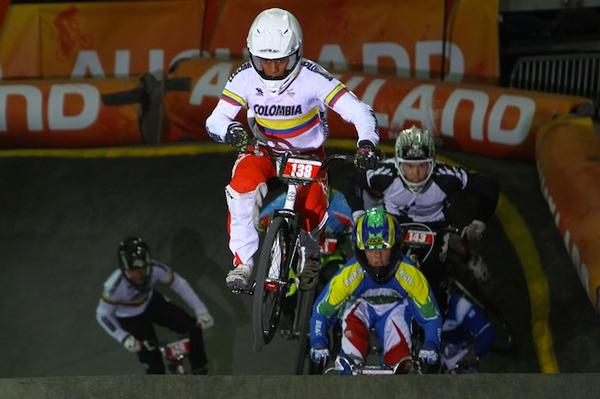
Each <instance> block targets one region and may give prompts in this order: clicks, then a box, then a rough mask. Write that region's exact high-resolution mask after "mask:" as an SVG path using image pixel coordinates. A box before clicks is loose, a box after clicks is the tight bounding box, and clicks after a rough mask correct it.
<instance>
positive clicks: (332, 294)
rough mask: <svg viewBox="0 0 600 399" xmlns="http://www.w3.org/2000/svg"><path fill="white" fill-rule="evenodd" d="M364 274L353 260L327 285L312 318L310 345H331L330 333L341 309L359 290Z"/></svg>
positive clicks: (322, 346) (314, 346)
mask: <svg viewBox="0 0 600 399" xmlns="http://www.w3.org/2000/svg"><path fill="white" fill-rule="evenodd" d="M363 276H364V272H363V271H362V268H361V267H360V265H359V264H358V263H357V262H356V261H355V260H351V261H350V262H349V263H348V265H346V266H345V267H344V268H342V269H341V270H340V271H338V272H337V274H336V275H335V276H333V277H332V278H331V280H330V281H329V282H328V283H327V285H326V286H325V288H324V289H323V291H321V294H320V295H319V297H318V298H317V300H316V301H315V304H314V306H313V312H312V316H311V318H310V345H311V347H313V348H325V347H327V345H328V343H329V339H328V335H327V334H328V331H329V328H330V327H331V325H333V323H334V322H335V320H336V318H337V315H338V312H339V310H340V308H341V307H342V306H343V305H344V303H345V302H346V301H347V300H348V299H349V298H350V297H351V296H352V294H353V293H355V291H356V290H357V289H358V287H359V286H360V283H361V281H362V279H363Z"/></svg>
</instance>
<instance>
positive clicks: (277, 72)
mask: <svg viewBox="0 0 600 399" xmlns="http://www.w3.org/2000/svg"><path fill="white" fill-rule="evenodd" d="M299 61H300V57H299V56H298V51H296V52H294V53H293V54H290V55H289V56H287V57H282V58H273V59H271V58H266V57H259V56H256V55H253V54H252V53H250V62H251V63H252V66H253V67H254V70H255V71H256V73H258V74H259V76H260V77H261V78H263V79H265V80H283V79H285V78H287V77H288V76H289V75H290V74H291V73H292V72H293V70H294V68H295V67H296V65H297V64H298V62H299Z"/></svg>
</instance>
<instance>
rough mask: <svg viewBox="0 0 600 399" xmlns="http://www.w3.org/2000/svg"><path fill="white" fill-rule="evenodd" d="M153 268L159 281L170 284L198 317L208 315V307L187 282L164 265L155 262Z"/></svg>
mask: <svg viewBox="0 0 600 399" xmlns="http://www.w3.org/2000/svg"><path fill="white" fill-rule="evenodd" d="M153 267H154V271H153V275H154V276H156V278H157V279H158V280H159V281H161V282H163V283H165V284H168V285H169V286H170V287H171V289H172V290H173V291H174V292H175V293H176V294H177V295H179V297H180V298H181V299H182V300H183V301H184V302H185V304H186V305H188V306H189V307H190V309H192V311H193V312H194V314H195V315H196V316H198V315H203V314H207V313H208V309H207V308H206V305H205V304H204V302H202V301H201V300H200V298H199V297H198V295H197V294H196V293H195V292H194V290H193V289H192V287H191V286H190V284H189V283H188V282H187V280H185V279H184V278H183V277H181V276H180V275H179V274H177V273H175V272H174V271H172V270H171V269H170V268H169V267H168V266H166V265H163V264H162V263H158V262H155V263H154V265H153Z"/></svg>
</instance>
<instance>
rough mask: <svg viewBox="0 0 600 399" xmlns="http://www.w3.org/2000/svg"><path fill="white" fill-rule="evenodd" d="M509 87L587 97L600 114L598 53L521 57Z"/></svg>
mask: <svg viewBox="0 0 600 399" xmlns="http://www.w3.org/2000/svg"><path fill="white" fill-rule="evenodd" d="M510 86H511V87H515V88H519V89H525V90H537V91H544V92H549V93H559V94H568V95H576V96H581V97H587V98H590V99H592V100H593V101H594V114H595V115H594V116H595V117H598V116H599V115H600V53H592V54H563V55H560V54H559V55H542V56H530V57H523V58H520V59H518V60H517V62H516V63H515V65H514V66H513V69H512V72H511V74H510Z"/></svg>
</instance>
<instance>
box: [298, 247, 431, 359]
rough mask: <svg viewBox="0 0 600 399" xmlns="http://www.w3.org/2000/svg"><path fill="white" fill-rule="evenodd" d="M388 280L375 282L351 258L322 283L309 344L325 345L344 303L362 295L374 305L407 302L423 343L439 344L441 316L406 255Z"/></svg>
mask: <svg viewBox="0 0 600 399" xmlns="http://www.w3.org/2000/svg"><path fill="white" fill-rule="evenodd" d="M398 262H399V263H400V265H399V266H398V270H397V271H396V273H395V275H394V277H393V278H392V279H390V280H389V281H388V282H386V283H383V284H380V283H377V282H375V281H374V280H373V279H372V278H371V277H370V276H369V275H368V274H367V273H366V272H365V271H364V269H363V268H362V267H361V265H360V264H359V263H358V261H357V260H356V258H353V259H351V260H350V261H349V262H348V264H347V265H346V266H344V267H343V268H342V269H341V270H340V271H339V272H338V273H337V274H336V275H335V276H334V277H333V278H332V279H331V280H330V281H329V283H328V284H327V285H326V286H325V288H324V289H323V291H322V292H321V294H320V295H319V297H318V298H317V300H316V302H315V305H314V307H313V314H312V317H311V323H310V324H311V333H310V334H311V337H310V338H311V345H312V346H314V347H323V346H325V345H327V330H328V328H329V326H331V324H332V323H333V322H334V321H335V320H336V318H337V317H338V316H339V315H340V311H341V310H343V309H344V306H345V305H346V304H347V303H348V302H349V301H352V300H354V299H356V298H363V299H364V300H366V301H367V302H368V303H369V304H371V305H372V306H374V307H386V306H391V305H393V304H395V303H397V302H399V301H403V300H406V301H407V302H408V308H409V311H410V312H411V313H412V315H413V316H414V317H415V319H416V321H417V323H419V325H420V326H421V327H422V328H423V329H424V331H425V343H426V344H429V346H430V347H435V348H437V347H439V331H440V328H441V316H440V314H439V311H438V308H437V303H436V302H435V299H434V297H433V293H432V292H431V290H430V288H429V283H428V282H427V279H426V278H425V276H423V273H421V271H419V269H417V268H416V267H415V266H414V265H413V264H412V263H411V262H410V260H408V259H407V258H404V259H402V260H399V261H398Z"/></svg>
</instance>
